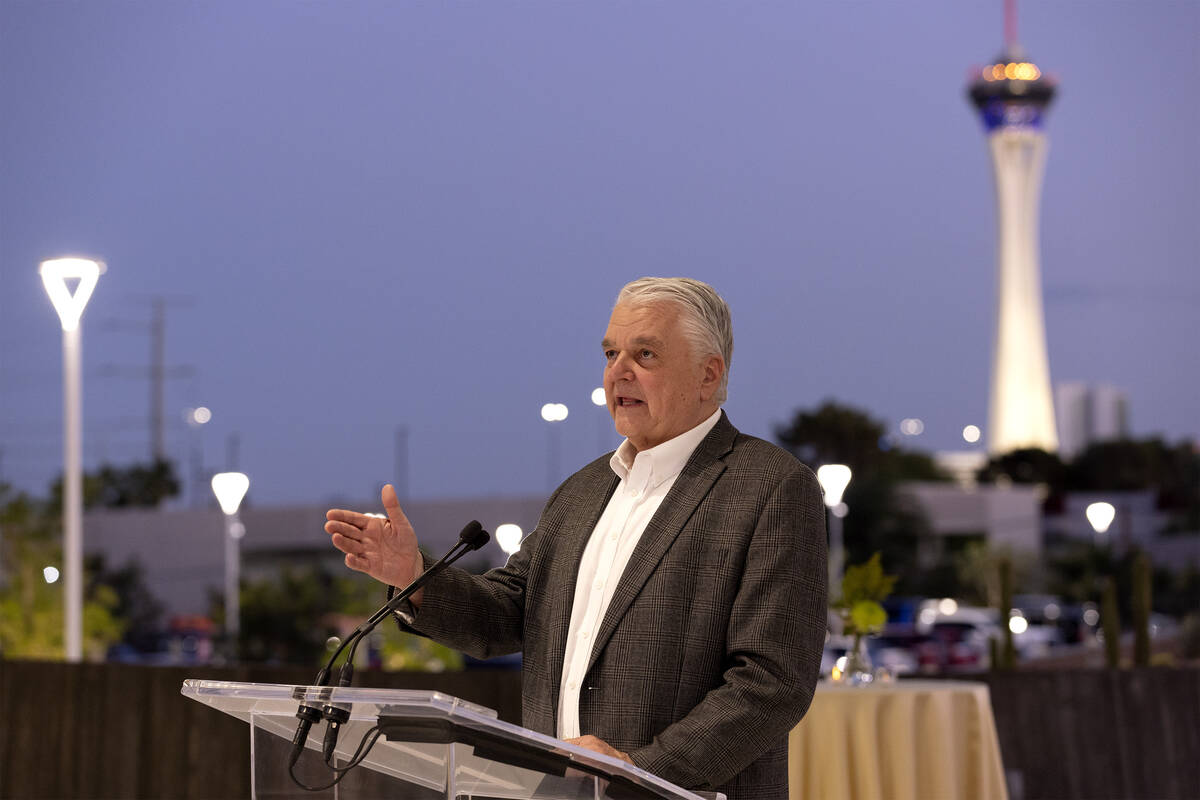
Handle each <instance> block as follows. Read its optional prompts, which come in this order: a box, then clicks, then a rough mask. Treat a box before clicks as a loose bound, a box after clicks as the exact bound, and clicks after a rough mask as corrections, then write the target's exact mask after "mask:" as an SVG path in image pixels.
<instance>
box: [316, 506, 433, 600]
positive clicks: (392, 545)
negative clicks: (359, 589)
mask: <svg viewBox="0 0 1200 800" xmlns="http://www.w3.org/2000/svg"><path fill="white" fill-rule="evenodd" d="M382 499H383V509H384V511H386V512H387V519H381V518H379V517H373V516H367V515H366V514H362V513H359V512H357V511H347V510H344V509H340V508H333V509H330V510H329V511H327V512H326V513H325V519H326V520H327V521H326V522H325V532H326V533H328V534H329V535H330V541H331V542H332V543H333V546H334V547H336V548H337V549H338V550H341V551H342V552H343V553H345V554H346V566H347V567H349V568H350V569H353V570H357V571H358V572H365V573H366V574H368V575H370V576H371V577H372V578H375V579H376V580H379V581H382V582H384V583H387V584H391V585H392V586H399V587H404V586H407V585H408V584H409V583H411V582H412V580H413V579H414V578H416V577H417V575H419V574H420V573H421V570H422V569H423V562H422V560H421V553H420V551H419V550H418V549H417V535H416V533H415V532H414V531H413V527H412V525H410V524H409V522H408V517H406V516H404V512H403V511H402V510H401V509H400V501H399V500H398V499H397V498H396V490H395V489H394V488H393V487H392V485H391V484H388V485H386V486H384V487H383V492H382ZM421 594H422V593H421V592H418V593H417V595H414V597H413V598H412V601H413V605H420V599H419V596H420V595H421Z"/></svg>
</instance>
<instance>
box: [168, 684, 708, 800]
mask: <svg viewBox="0 0 1200 800" xmlns="http://www.w3.org/2000/svg"><path fill="white" fill-rule="evenodd" d="M183 694H184V695H185V696H187V697H190V698H192V699H193V700H197V701H199V702H201V703H204V704H205V705H208V706H212V707H213V708H215V709H217V710H218V711H224V712H225V713H226V714H230V715H232V716H235V717H237V718H238V719H241V720H244V721H246V722H247V723H249V724H250V763H251V769H252V771H253V775H252V787H253V789H252V796H253V797H254V798H255V800H300V798H304V800H309V798H320V799H321V800H325V799H326V798H330V799H333V798H336V799H337V800H384V799H385V798H386V800H437V799H439V798H446V800H524V799H525V798H528V800H585V799H586V800H601V799H602V798H612V800H702V799H703V800H724V795H722V794H712V793H695V792H688V791H685V790H683V789H680V788H679V787H678V786H675V785H674V784H671V783H668V782H667V781H665V780H663V779H662V778H659V777H657V776H655V775H652V774H650V773H649V772H646V771H644V770H641V769H638V768H637V767H634V766H631V765H629V764H626V763H625V762H623V761H620V760H618V759H614V758H609V757H607V756H602V755H600V754H599V753H594V752H592V751H590V750H584V749H582V748H578V747H574V746H572V745H569V744H567V743H565V742H563V741H561V740H559V739H553V738H551V737H549V736H543V735H542V734H538V733H534V732H533V731H530V730H526V729H525V728H522V727H520V726H517V725H511V724H509V723H506V722H501V721H500V720H499V719H497V717H496V712H495V711H492V710H491V709H489V708H484V707H482V706H478V705H475V704H473V703H468V702H466V701H464V700H459V699H458V698H456V697H451V696H449V695H445V694H442V693H440V692H424V691H410V690H405V689H354V688H346V689H336V688H335V689H330V688H328V687H313V686H286V685H281V684H270V683H232V682H226V681H202V680H185V681H184V682H183ZM303 701H308V702H310V703H312V704H316V705H318V706H323V705H325V704H327V703H329V704H336V705H337V706H339V707H340V708H342V709H344V710H347V711H349V714H350V719H349V721H348V722H346V723H345V724H344V725H342V727H341V730H340V731H339V733H338V741H337V747H336V749H335V750H334V756H333V758H332V763H333V764H334V766H336V767H339V768H340V767H344V766H345V765H346V764H348V763H349V762H351V761H352V760H353V759H356V758H358V756H359V755H361V754H362V752H363V750H365V751H366V754H365V755H363V756H362V758H361V761H360V763H359V765H358V766H357V767H355V768H354V769H352V770H349V771H348V772H346V773H345V777H344V778H343V779H342V780H341V781H340V782H339V783H337V784H336V785H334V786H332V787H330V788H327V789H323V790H320V791H309V790H306V789H303V788H301V787H300V786H299V785H297V783H296V782H295V781H294V780H293V778H292V775H290V774H289V769H288V762H289V755H290V752H291V749H292V736H293V734H294V733H295V731H296V724H297V722H298V720H297V719H296V716H295V714H296V709H297V707H298V706H299V704H300V703H301V702H303ZM325 732H326V723H325V722H319V723H316V724H314V725H313V726H312V729H311V730H310V731H309V736H308V740H307V743H306V745H305V750H304V752H303V753H302V754H301V755H300V757H299V760H298V761H297V762H296V765H295V769H294V773H295V776H296V778H298V779H299V780H300V781H301V782H302V783H304V784H307V785H308V786H311V787H318V786H324V785H326V784H328V783H330V781H332V780H333V779H334V778H335V777H336V773H334V772H333V771H332V770H331V769H330V767H328V766H327V765H326V764H325V762H324V759H323V757H322V753H321V746H322V742H323V740H324V737H325ZM360 747H361V748H363V750H360Z"/></svg>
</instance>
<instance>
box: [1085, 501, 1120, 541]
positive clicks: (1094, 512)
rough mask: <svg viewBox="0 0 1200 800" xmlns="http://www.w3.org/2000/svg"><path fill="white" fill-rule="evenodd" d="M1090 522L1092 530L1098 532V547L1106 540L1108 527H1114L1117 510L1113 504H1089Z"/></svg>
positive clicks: (1088, 516) (1088, 514)
mask: <svg viewBox="0 0 1200 800" xmlns="http://www.w3.org/2000/svg"><path fill="white" fill-rule="evenodd" d="M1084 513H1085V514H1087V519H1088V522H1089V523H1090V524H1091V526H1092V530H1093V531H1095V532H1096V546H1097V547H1099V546H1100V543H1101V542H1102V541H1103V540H1104V534H1105V533H1107V532H1108V526H1109V525H1112V521H1113V518H1114V517H1116V515H1117V509H1115V508H1114V507H1113V504H1112V503H1104V502H1100V503H1089V504H1088V507H1087V510H1086V511H1085V512H1084Z"/></svg>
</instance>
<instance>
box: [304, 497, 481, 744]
mask: <svg viewBox="0 0 1200 800" xmlns="http://www.w3.org/2000/svg"><path fill="white" fill-rule="evenodd" d="M491 538H492V537H491V536H489V535H488V532H487V531H485V530H484V529H483V525H481V524H480V523H479V520H474V519H473V520H471V521H470V522H468V523H467V524H466V525H465V526H464V527H463V529H462V531H460V532H459V534H458V541H457V542H456V543H455V544H454V546H453V547H451V548H450V550H449V551H447V552H446V555H444V556H442V557H441V558H440V559H438V560H437V561H436V562H434V563H433V564H431V565H430V567H429V569H427V570H425V571H424V572H422V573H421V574H420V575H418V576H417V577H416V578H414V579H413V581H412V583H410V584H409V585H408V586H405V587H404V588H403V589H402V590H401V591H399V592H397V593H396V594H395V595H393V596H392V597H391V598H389V599H388V601H387V602H386V603H384V604H383V606H382V607H381V608H380V609H379V610H378V611H376V612H375V613H374V614H372V615H371V616H370V617H368V618H367V620H366V622H364V623H362V624H361V625H359V626H358V627H357V628H355V629H354V632H353V633H352V634H350V636H349V637H347V638H346V641H345V642H343V643H342V646H341V647H339V648H338V650H337V652H336V653H334V654H333V657H332V658H330V659H329V663H328V664H326V665H325V669H324V670H322V673H323V674H324V675H325V676H326V679H328V670H329V669H330V668H332V666H333V662H334V661H336V660H337V657H338V654H340V653H341V652H342V650H343V649H344V648H345V647H346V646H347V645H349V646H350V652H349V653H348V654H347V656H346V661H345V662H344V663H343V664H342V669H341V672H339V673H338V682H337V686H338V688H339V689H340V688H345V687H347V686H349V685H350V682H351V681H352V680H353V679H354V651H355V650H356V649H358V643H359V642H360V641H362V640H363V639H364V638H365V637H366V635H367V634H368V633H370V632H371V631H373V630H374V629H375V627H376V626H377V625H379V623H380V622H382V621H383V620H384V618H385V617H387V616H388V615H390V614H391V613H392V612H394V611H395V610H396V609H398V608H399V607H400V606H401V604H403V603H404V601H405V600H407V599H408V598H409V597H411V596H412V595H413V594H415V593H416V592H417V590H419V589H420V588H421V587H423V586H424V585H425V584H426V583H428V582H429V580H430V579H431V578H433V576H434V575H436V574H437V573H439V572H441V571H442V570H443V569H445V568H446V567H448V566H450V565H451V564H453V563H454V562H455V561H457V560H458V559H460V558H462V557H463V556H465V555H466V554H467V553H470V552H473V551H475V550H478V549H479V548H481V547H483V546H484V545H485V544H487V543H488V541H489V540H490V539H491ZM318 677H319V676H318ZM321 685H324V684H321ZM312 710H314V709H313V707H312V706H301V711H303V712H305V716H300V714H301V711H298V712H297V713H296V716H297V717H300V719H301V723H300V725H301V726H303V725H305V722H306V720H307V719H308V716H311V713H312ZM320 716H321V717H324V718H325V720H326V721H327V722H328V723H329V724H328V725H327V726H326V728H325V739H324V741H323V742H322V745H321V754H322V756H324V758H325V763H327V764H328V763H329V762H330V761H331V759H332V758H333V750H334V748H335V747H336V746H337V737H338V731H339V729H340V728H341V726H342V725H344V724H346V722H348V721H349V720H350V708H349V706H346V705H343V704H340V703H326V704H325V705H324V706H323V707H322V708H321V710H320ZM308 724H309V725H311V724H312V723H311V722H309V723H308ZM307 735H308V729H307V728H305V736H307ZM298 738H300V730H299V726H298V727H297V730H296V738H293V740H292V751H293V753H294V754H295V756H296V757H298V756H299V751H300V748H302V747H303V746H304V741H303V739H300V743H299V745H297V744H296V739H298ZM293 763H294V761H293Z"/></svg>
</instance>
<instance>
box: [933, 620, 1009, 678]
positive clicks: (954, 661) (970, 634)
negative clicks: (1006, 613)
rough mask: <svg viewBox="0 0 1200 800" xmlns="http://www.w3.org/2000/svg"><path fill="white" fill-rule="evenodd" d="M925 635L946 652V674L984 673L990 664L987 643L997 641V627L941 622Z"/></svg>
mask: <svg viewBox="0 0 1200 800" xmlns="http://www.w3.org/2000/svg"><path fill="white" fill-rule="evenodd" d="M929 632H930V635H931V636H933V637H934V638H935V639H937V640H938V641H939V642H941V643H942V645H943V646H945V648H946V661H945V663H944V664H943V670H944V671H946V672H986V671H987V669H988V667H990V666H991V663H992V658H991V645H990V644H989V643H988V642H989V640H991V639H993V638H996V639H998V638H999V637H1000V627H999V626H998V625H995V624H993V623H990V622H972V621H967V620H941V621H938V622H935V623H933V625H932V626H930V631H929Z"/></svg>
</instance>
